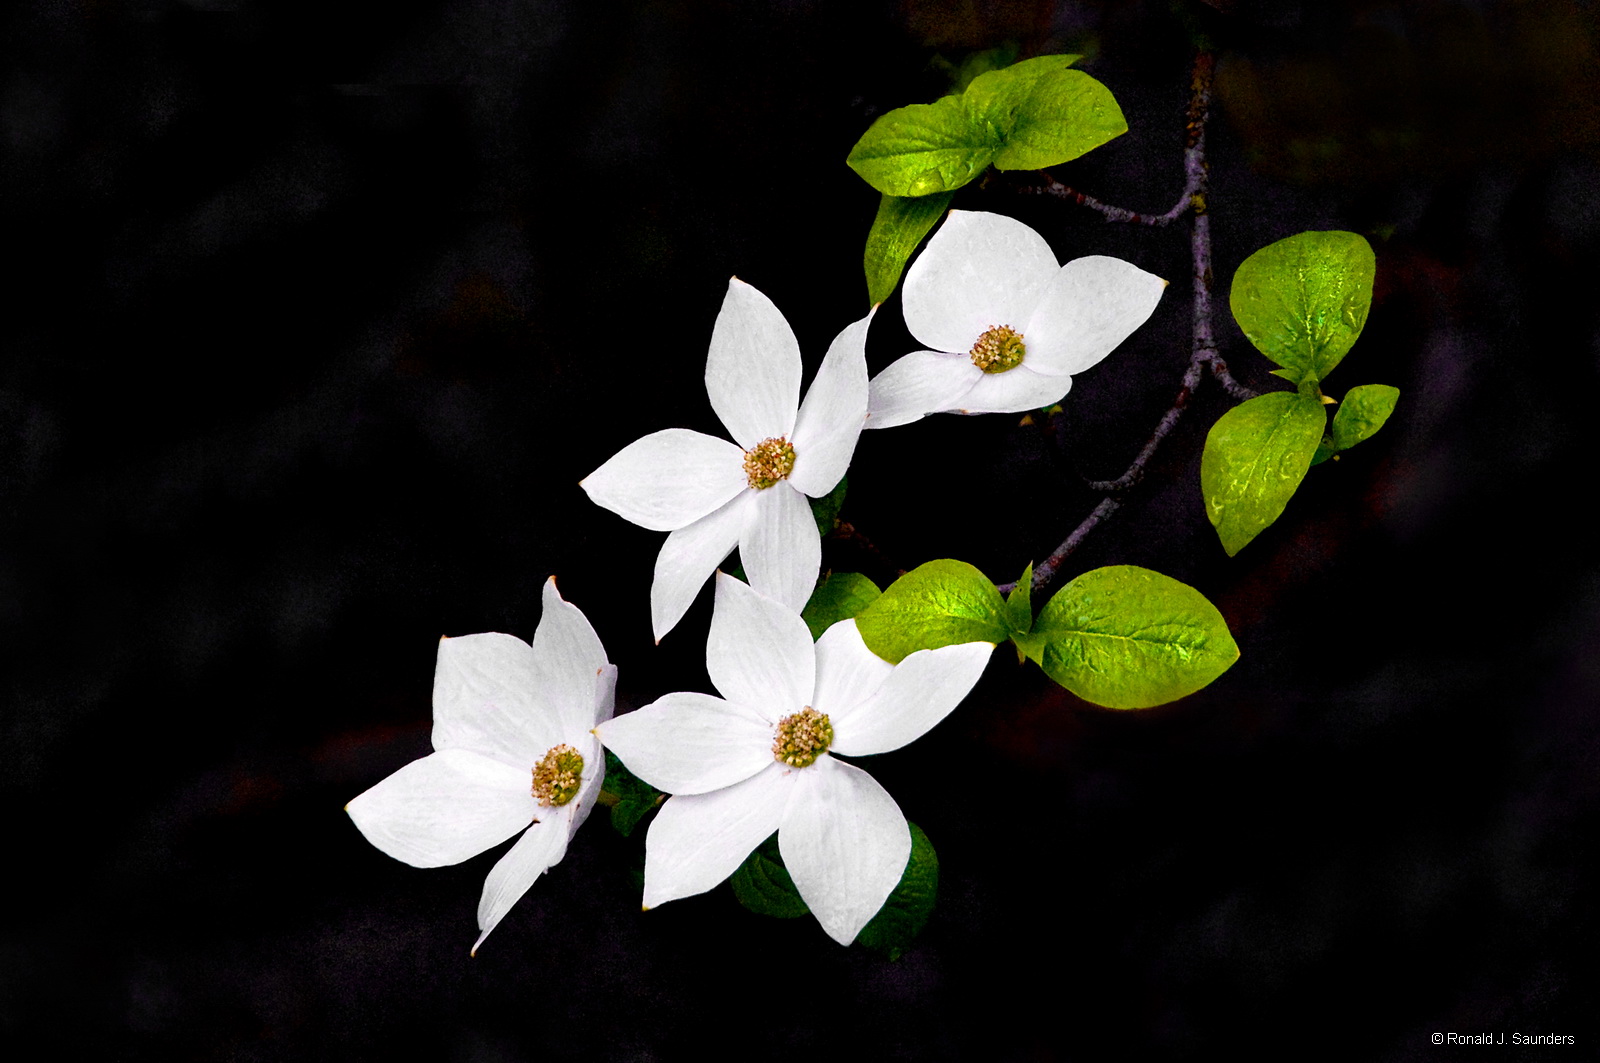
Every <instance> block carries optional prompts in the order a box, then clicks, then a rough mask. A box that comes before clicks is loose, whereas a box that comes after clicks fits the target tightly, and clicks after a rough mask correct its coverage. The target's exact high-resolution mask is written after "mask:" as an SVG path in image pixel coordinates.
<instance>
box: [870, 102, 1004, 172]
mask: <svg viewBox="0 0 1600 1063" xmlns="http://www.w3.org/2000/svg"><path fill="white" fill-rule="evenodd" d="M964 99H965V97H964V96H946V97H944V98H943V99H941V100H937V101H935V102H933V103H914V104H912V105H910V106H909V107H899V108H896V109H895V110H893V111H890V112H889V113H888V114H885V115H882V116H880V117H879V118H878V120H877V121H875V122H873V123H872V126H871V127H870V128H869V129H868V130H867V131H866V132H865V133H864V134H862V137H861V139H860V140H858V141H856V146H855V147H853V148H851V149H850V155H849V156H848V157H847V158H846V159H845V162H846V163H848V164H849V166H850V168H851V169H852V170H854V171H855V172H856V173H858V174H860V175H861V178H862V180H864V181H866V182H867V184H869V185H871V186H872V187H873V188H876V189H877V190H878V191H879V192H882V193H884V194H885V195H890V196H928V195H933V194H934V193H937V192H953V191H955V190H956V189H957V188H960V187H961V186H962V185H964V184H966V183H967V182H968V181H971V180H972V179H973V178H975V177H977V176H978V175H980V174H981V173H983V171H984V170H985V169H987V168H988V166H989V163H990V162H991V161H993V159H994V156H995V152H997V151H999V150H1000V134H999V131H998V130H996V129H995V128H994V127H993V126H991V125H989V124H988V123H986V122H981V121H975V120H974V118H973V116H972V115H971V114H970V113H969V112H968V110H967V106H966V104H965V103H964V102H963V100H964Z"/></svg>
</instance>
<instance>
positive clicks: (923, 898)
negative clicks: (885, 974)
mask: <svg viewBox="0 0 1600 1063" xmlns="http://www.w3.org/2000/svg"><path fill="white" fill-rule="evenodd" d="M907 826H909V827H910V828H911V855H910V857H908V858H907V859H906V869H905V872H904V873H903V874H902V875H901V876H900V884H899V885H898V886H896V887H895V888H894V892H893V893H891V894H889V899H888V900H887V901H884V902H883V907H882V908H880V909H879V910H878V914H877V915H875V916H873V917H872V920H871V921H870V922H868V923H867V925H866V926H864V927H862V928H861V933H859V934H857V935H856V943H857V944H860V945H864V946H866V947H867V948H869V949H873V950H874V951H877V952H882V953H885V954H887V956H888V957H889V959H890V960H898V959H899V958H900V956H901V954H902V953H904V952H905V950H906V948H907V946H909V945H910V944H911V942H912V940H913V939H915V938H916V936H917V935H918V934H920V933H922V928H923V927H925V926H927V925H928V917H929V916H931V915H932V914H933V905H934V902H935V901H937V900H938V897H939V854H938V853H936V852H934V849H933V843H932V842H931V841H929V840H928V836H927V835H926V834H924V833H923V832H922V828H921V827H919V826H917V825H916V824H915V823H907Z"/></svg>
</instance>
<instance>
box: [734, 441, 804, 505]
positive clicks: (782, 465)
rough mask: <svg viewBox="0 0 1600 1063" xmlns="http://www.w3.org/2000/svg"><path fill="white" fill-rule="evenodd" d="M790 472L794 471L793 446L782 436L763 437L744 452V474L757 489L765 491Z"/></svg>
mask: <svg viewBox="0 0 1600 1063" xmlns="http://www.w3.org/2000/svg"><path fill="white" fill-rule="evenodd" d="M791 472H794V447H792V446H790V445H789V441H788V440H786V439H784V438H783V437H782V436H776V437H774V438H772V439H763V440H762V441H761V442H759V443H757V444H756V445H755V446H753V447H751V448H750V449H749V450H747V451H745V452H744V474H745V477H746V478H747V479H748V480H749V481H750V486H751V487H754V488H755V489H756V490H757V491H765V490H766V489H767V488H769V487H771V486H772V485H773V484H775V483H777V482H778V481H779V480H782V479H786V478H787V477H788V475H789V474H790V473H791Z"/></svg>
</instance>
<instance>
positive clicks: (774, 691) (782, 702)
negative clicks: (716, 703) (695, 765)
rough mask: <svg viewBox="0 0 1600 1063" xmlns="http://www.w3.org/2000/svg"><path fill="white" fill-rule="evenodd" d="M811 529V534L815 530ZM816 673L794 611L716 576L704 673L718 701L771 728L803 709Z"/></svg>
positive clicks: (802, 625) (812, 652)
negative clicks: (719, 696)
mask: <svg viewBox="0 0 1600 1063" xmlns="http://www.w3.org/2000/svg"><path fill="white" fill-rule="evenodd" d="M811 530H812V531H813V532H815V531H816V526H815V525H813V526H812V529H811ZM748 563H749V562H748V559H747V560H746V564H748ZM816 668H817V657H816V650H815V648H814V645H813V643H812V641H811V632H810V630H809V629H807V627H806V622H805V621H804V620H801V619H800V614H799V612H798V611H796V610H794V609H790V608H788V607H786V606H784V605H783V604H782V603H780V602H777V601H774V600H773V599H771V598H768V597H766V596H765V595H762V594H758V593H756V592H755V591H754V590H752V589H751V588H749V587H747V586H745V585H744V584H743V583H740V582H739V581H738V580H736V579H734V578H733V577H732V576H730V575H728V574H727V573H726V572H719V573H717V603H716V609H715V611H713V612H712V614H711V634H710V637H709V638H707V639H706V671H707V672H709V673H710V675H711V682H712V684H713V685H714V686H716V688H717V689H718V690H719V691H721V692H722V696H723V697H725V698H727V699H728V700H729V701H732V702H737V703H738V704H740V705H748V706H749V707H750V708H752V709H754V710H756V711H757V712H759V713H761V714H762V716H763V717H764V718H765V719H766V720H767V722H768V723H770V724H776V723H777V722H778V720H779V719H780V718H781V717H784V716H788V715H789V714H791V713H795V712H799V711H800V710H801V709H802V708H803V707H804V706H805V705H806V704H807V700H806V699H808V698H810V697H811V692H812V690H813V689H814V688H815V687H814V684H815V681H816V674H817V673H816ZM619 755H620V754H619Z"/></svg>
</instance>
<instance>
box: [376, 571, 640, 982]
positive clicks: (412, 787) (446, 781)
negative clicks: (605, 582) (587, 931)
mask: <svg viewBox="0 0 1600 1063" xmlns="http://www.w3.org/2000/svg"><path fill="white" fill-rule="evenodd" d="M616 679H617V670H616V667H615V666H613V665H612V664H611V663H610V662H609V661H607V660H606V653H605V649H604V647H602V646H601V645H600V639H599V638H598V637H597V636H596V635H595V633H594V628H592V627H590V626H589V621H588V619H587V618H585V617H584V615H583V613H582V612H581V611H580V610H579V609H578V607H577V606H575V605H573V604H571V603H570V602H567V601H564V600H563V599H562V597H561V595H560V594H559V593H558V592H557V591H556V581H555V578H554V577H552V578H551V579H550V580H549V581H547V582H546V583H545V586H544V612H543V615H542V616H541V617H540V619H539V626H538V628H537V629H536V630H535V631H534V634H533V645H531V646H530V645H528V643H526V642H523V641H522V640H521V639H519V638H516V637H515V636H513V635H502V634H498V633H488V634H482V635H463V636H461V637H459V638H445V639H440V640H439V659H438V664H437V665H436V666H435V670H434V675H433V748H434V750H435V752H434V753H432V754H430V755H429V756H426V757H423V758H422V759H421V760H414V761H412V762H411V763H410V764H407V765H406V766H405V767H403V768H401V769H400V770H399V771H397V772H395V773H394V774H393V775H391V776H389V777H388V778H387V779H385V780H383V781H382V782H380V783H379V784H378V785H376V786H374V787H373V788H372V789H370V790H368V791H366V792H365V793H363V794H362V795H361V796H359V797H357V798H356V799H355V800H354V801H351V802H350V803H349V804H348V805H346V806H345V811H346V812H348V813H350V818H351V819H352V820H354V821H355V824H356V826H357V827H358V828H360V830H361V833H362V834H364V835H366V838H367V840H368V841H369V842H371V843H372V844H373V845H376V846H377V847H378V848H379V849H382V850H383V851H384V852H386V853H388V854H389V855H390V856H392V857H394V858H395V859H396V860H404V861H405V862H406V863H408V864H410V865H412V866H413V867H442V866H444V865H446V864H458V863H460V862H461V861H463V860H466V859H467V858H468V857H472V856H476V855H478V854H479V853H481V852H483V851H484V850H486V849H488V848H490V847H492V846H495V845H498V844H499V843H501V842H503V841H505V840H506V839H507V838H509V837H511V836H512V835H513V834H516V833H517V832H518V831H522V832H523V834H522V837H521V838H519V839H518V840H517V843H516V844H515V845H513V846H512V847H511V848H510V849H509V850H507V851H506V854H505V855H504V856H502V857H501V858H500V860H499V862H498V863H496V864H495V865H494V867H493V869H491V870H490V872H489V877H488V879H487V880H485V882H484V884H483V896H482V898H481V899H480V900H479V902H478V930H479V931H480V933H479V935H478V940H477V942H476V943H475V944H474V945H473V946H472V951H473V952H474V953H476V952H477V951H478V946H479V945H482V944H483V939H484V938H486V937H488V936H489V931H491V930H493V929H494V928H495V925H496V924H497V923H499V922H500V920H501V918H502V917H504V915H505V914H506V912H508V911H510V910H511V906H512V905H513V904H515V903H516V902H517V900H518V899H519V898H520V897H521V896H522V895H523V894H524V893H526V892H527V891H528V887H529V886H531V885H533V880H534V879H536V878H538V877H539V875H540V874H541V873H542V872H543V871H544V870H545V869H546V868H548V867H552V866H553V865H555V864H557V863H559V862H560V860H561V858H562V857H563V856H564V855H566V851H567V842H568V840H569V839H570V838H571V837H572V835H573V833H574V832H575V831H576V830H577V829H578V827H579V825H580V824H582V823H583V821H584V820H585V819H586V818H588V815H589V812H590V811H591V810H592V809H593V808H594V804H595V799H596V797H598V796H599V793H600V784H601V783H602V782H603V781H604V779H605V772H606V761H605V753H604V751H603V750H602V749H601V748H600V743H599V742H598V741H597V740H596V739H595V736H594V734H593V729H594V727H595V725H596V724H597V723H600V722H603V721H605V720H608V719H610V718H611V712H612V701H613V696H614V694H615V691H616Z"/></svg>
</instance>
